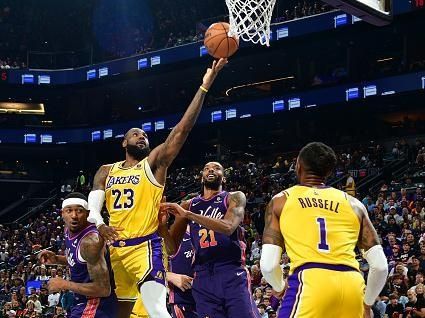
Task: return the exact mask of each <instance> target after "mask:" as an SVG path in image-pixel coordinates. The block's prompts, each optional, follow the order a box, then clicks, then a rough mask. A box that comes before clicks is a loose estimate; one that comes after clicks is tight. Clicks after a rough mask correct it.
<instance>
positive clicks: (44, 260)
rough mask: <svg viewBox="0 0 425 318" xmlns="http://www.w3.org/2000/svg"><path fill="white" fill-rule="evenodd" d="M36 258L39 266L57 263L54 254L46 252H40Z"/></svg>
mask: <svg viewBox="0 0 425 318" xmlns="http://www.w3.org/2000/svg"><path fill="white" fill-rule="evenodd" d="M37 257H38V259H39V260H40V263H41V264H48V265H55V264H56V263H57V262H58V259H57V257H56V254H55V253H53V252H52V251H48V250H43V251H41V252H40V253H39V254H38V255H37Z"/></svg>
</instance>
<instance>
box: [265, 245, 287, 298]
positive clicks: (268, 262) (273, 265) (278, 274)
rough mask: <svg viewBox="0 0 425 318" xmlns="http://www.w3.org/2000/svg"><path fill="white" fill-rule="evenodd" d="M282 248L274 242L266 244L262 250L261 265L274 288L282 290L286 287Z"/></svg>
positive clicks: (267, 279) (278, 290)
mask: <svg viewBox="0 0 425 318" xmlns="http://www.w3.org/2000/svg"><path fill="white" fill-rule="evenodd" d="M281 256H282V248H281V247H280V246H277V245H273V244H264V245H263V249H262V251H261V259H260V267H261V272H262V273H263V276H264V278H265V279H266V281H267V282H268V283H269V284H270V285H272V287H273V289H274V290H275V291H277V292H281V291H282V290H283V289H284V288H285V282H284V280H283V272H282V268H281V267H280V259H281Z"/></svg>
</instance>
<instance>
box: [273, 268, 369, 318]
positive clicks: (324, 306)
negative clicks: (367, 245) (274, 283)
mask: <svg viewBox="0 0 425 318" xmlns="http://www.w3.org/2000/svg"><path fill="white" fill-rule="evenodd" d="M364 289H365V283H364V279H363V277H362V275H361V274H360V273H359V272H358V271H357V270H355V269H354V268H351V267H349V266H345V265H329V264H319V263H307V264H304V265H302V266H300V267H298V268H297V269H295V271H294V273H293V274H291V275H290V276H289V278H288V289H287V291H286V293H285V296H284V298H283V300H282V306H281V308H280V310H279V316H278V317H279V318H319V317H344V318H362V317H363V297H364Z"/></svg>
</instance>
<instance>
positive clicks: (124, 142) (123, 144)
mask: <svg viewBox="0 0 425 318" xmlns="http://www.w3.org/2000/svg"><path fill="white" fill-rule="evenodd" d="M121 145H122V147H123V148H125V147H127V139H123V141H122V143H121Z"/></svg>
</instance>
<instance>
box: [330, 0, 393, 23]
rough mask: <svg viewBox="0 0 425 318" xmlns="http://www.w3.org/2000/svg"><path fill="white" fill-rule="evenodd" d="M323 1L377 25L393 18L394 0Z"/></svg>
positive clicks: (389, 21) (388, 21)
mask: <svg viewBox="0 0 425 318" xmlns="http://www.w3.org/2000/svg"><path fill="white" fill-rule="evenodd" d="M323 2H326V3H327V4H329V5H331V6H333V7H334V8H337V9H340V10H342V11H344V12H346V13H349V14H351V15H354V16H356V17H358V18H360V19H362V20H363V21H366V22H368V23H370V24H373V25H376V26H383V25H387V24H389V23H391V21H392V19H393V14H392V0H323Z"/></svg>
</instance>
